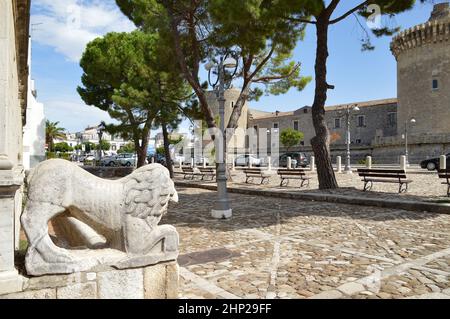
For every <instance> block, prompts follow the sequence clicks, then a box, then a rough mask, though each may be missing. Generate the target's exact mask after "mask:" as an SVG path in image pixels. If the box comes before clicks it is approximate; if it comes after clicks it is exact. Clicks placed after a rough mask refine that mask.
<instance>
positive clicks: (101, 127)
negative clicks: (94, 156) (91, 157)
mask: <svg viewBox="0 0 450 319" xmlns="http://www.w3.org/2000/svg"><path fill="white" fill-rule="evenodd" d="M105 129H106V125H105V122H101V123H100V125H99V126H97V134H98V141H99V143H98V149H99V163H100V162H101V161H102V137H103V132H104V131H105Z"/></svg>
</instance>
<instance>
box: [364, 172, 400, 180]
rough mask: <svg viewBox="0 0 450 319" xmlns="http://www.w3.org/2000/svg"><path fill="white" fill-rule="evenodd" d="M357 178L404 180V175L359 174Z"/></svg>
mask: <svg viewBox="0 0 450 319" xmlns="http://www.w3.org/2000/svg"><path fill="white" fill-rule="evenodd" d="M359 176H361V177H369V178H370V177H378V178H396V179H399V178H406V174H378V173H373V174H359Z"/></svg>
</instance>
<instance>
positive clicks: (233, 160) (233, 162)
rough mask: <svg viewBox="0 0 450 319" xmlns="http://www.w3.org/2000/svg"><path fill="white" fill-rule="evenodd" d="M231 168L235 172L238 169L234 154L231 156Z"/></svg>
mask: <svg viewBox="0 0 450 319" xmlns="http://www.w3.org/2000/svg"><path fill="white" fill-rule="evenodd" d="M231 170H232V171H233V172H234V171H235V170H236V163H235V157H234V155H232V156H231Z"/></svg>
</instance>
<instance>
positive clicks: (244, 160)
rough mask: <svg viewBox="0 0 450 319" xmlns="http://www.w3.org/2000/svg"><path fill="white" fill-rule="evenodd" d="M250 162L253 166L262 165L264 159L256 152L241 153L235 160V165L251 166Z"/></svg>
mask: <svg viewBox="0 0 450 319" xmlns="http://www.w3.org/2000/svg"><path fill="white" fill-rule="evenodd" d="M250 163H251V164H252V166H261V165H262V164H263V161H262V159H260V158H258V157H257V156H256V155H254V154H245V155H239V156H238V157H236V160H235V161H234V165H235V166H249V164H250Z"/></svg>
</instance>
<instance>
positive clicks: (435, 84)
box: [432, 79, 439, 90]
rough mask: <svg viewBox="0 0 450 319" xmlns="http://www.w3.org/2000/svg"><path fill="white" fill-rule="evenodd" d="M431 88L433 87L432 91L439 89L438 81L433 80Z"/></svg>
mask: <svg viewBox="0 0 450 319" xmlns="http://www.w3.org/2000/svg"><path fill="white" fill-rule="evenodd" d="M432 87H433V90H437V89H439V81H438V79H433V83H432Z"/></svg>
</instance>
